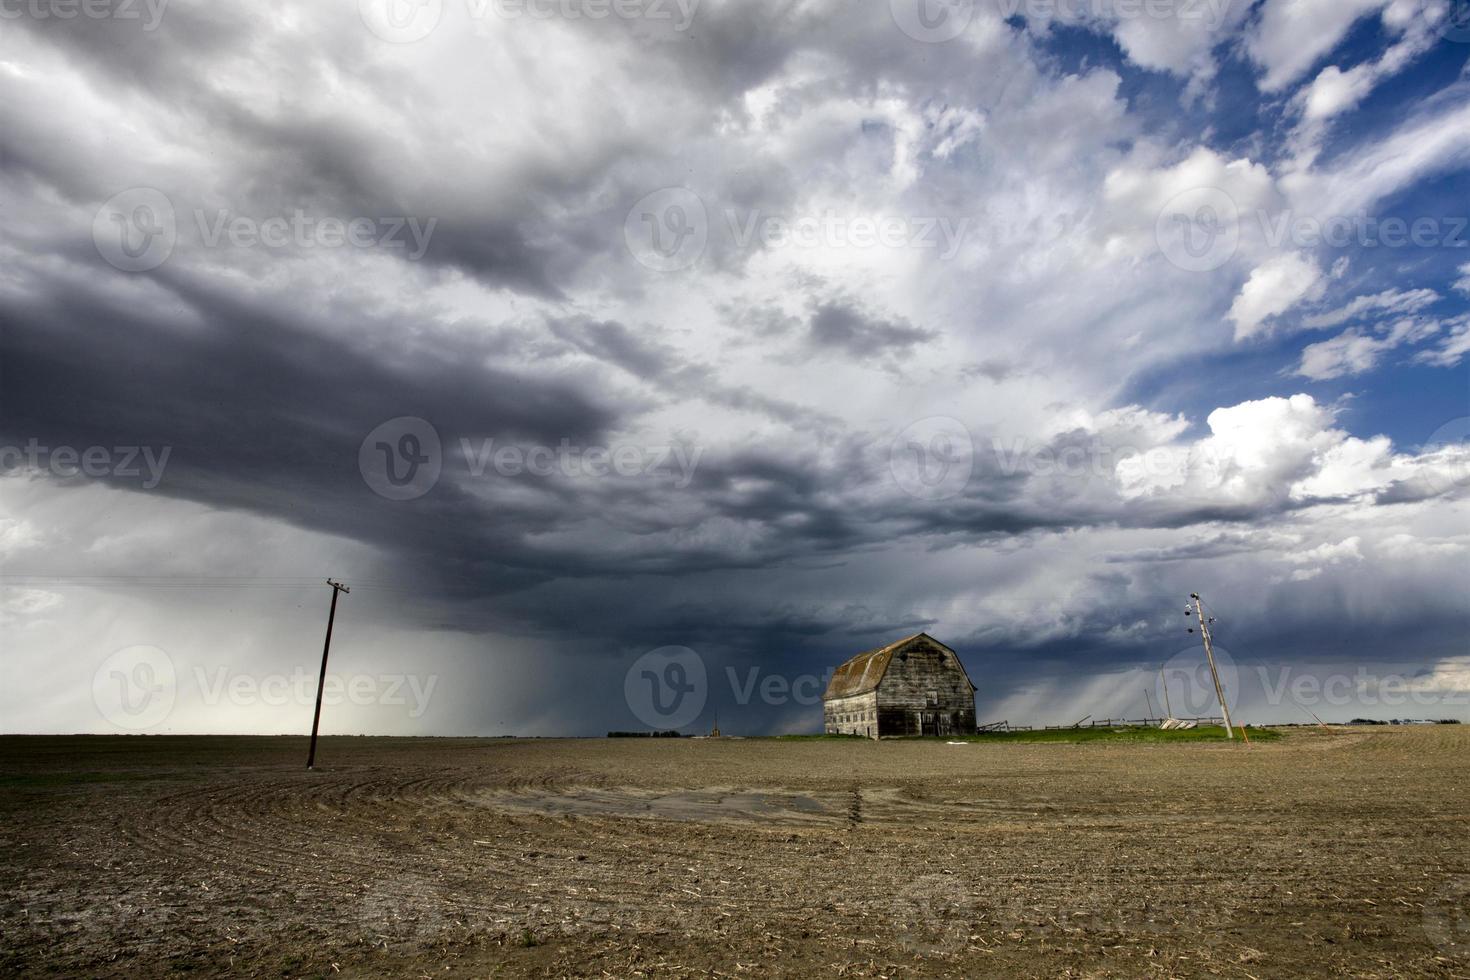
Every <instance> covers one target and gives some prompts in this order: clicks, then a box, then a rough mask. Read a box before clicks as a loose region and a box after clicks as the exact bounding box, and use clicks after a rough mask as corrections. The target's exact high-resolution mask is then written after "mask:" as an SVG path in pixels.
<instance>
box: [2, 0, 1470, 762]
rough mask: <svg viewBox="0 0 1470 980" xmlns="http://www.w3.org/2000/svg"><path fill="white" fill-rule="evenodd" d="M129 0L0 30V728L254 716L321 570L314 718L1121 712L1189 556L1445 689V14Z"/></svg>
mask: <svg viewBox="0 0 1470 980" xmlns="http://www.w3.org/2000/svg"><path fill="white" fill-rule="evenodd" d="M135 9H139V10H140V11H141V13H142V14H143V15H144V16H141V17H139V18H136V19H133V18H126V17H122V16H120V15H116V14H118V11H116V10H114V8H112V7H110V6H107V5H101V6H93V7H91V8H89V10H91V11H92V13H88V14H87V15H85V16H78V17H72V18H60V17H54V16H49V14H48V12H49V11H51V10H52V7H50V6H48V5H47V4H46V3H41V4H38V5H31V6H29V7H27V8H26V9H25V11H23V12H22V13H21V14H20V15H18V16H17V17H16V18H12V19H10V20H7V22H6V24H5V31H4V33H3V34H0V79H3V84H4V85H5V86H6V89H7V94H9V95H10V96H11V97H9V98H7V99H4V100H0V131H3V132H4V133H5V134H6V135H5V137H4V140H5V151H6V152H5V154H4V155H3V157H0V184H3V186H0V194H3V198H4V200H5V201H6V212H5V221H6V235H5V236H4V238H3V239H0V259H3V269H4V272H3V274H0V382H3V387H0V399H3V402H0V408H3V412H0V564H3V575H4V578H3V579H0V583H3V595H0V626H3V627H4V628H5V629H6V631H7V637H8V641H7V649H6V656H7V658H9V661H10V663H9V664H8V666H10V667H11V671H10V675H11V676H13V677H18V678H20V679H21V680H20V682H19V683H18V684H16V685H13V686H8V687H7V689H6V690H5V691H4V692H0V716H3V718H4V719H5V721H4V724H3V725H0V727H3V728H5V729H7V730H11V729H13V730H23V731H74V730H83V731H117V730H128V731H138V730H142V731H297V730H300V728H301V720H302V718H303V716H306V715H309V713H310V703H309V698H307V699H306V703H305V704H303V703H298V702H300V701H301V696H300V695H299V693H297V691H296V686H295V685H294V683H290V682H289V681H290V679H291V678H294V677H295V676H296V675H297V672H298V671H300V670H308V671H310V670H311V669H313V668H314V666H315V658H316V657H317V655H318V653H319V642H320V641H319V636H320V630H321V626H322V622H321V620H322V618H323V615H324V608H325V602H326V594H325V593H326V590H325V585H324V582H323V580H324V579H325V578H326V577H327V576H328V575H330V576H332V577H334V578H338V579H344V580H346V581H348V582H349V583H350V584H351V585H352V586H353V592H352V593H351V596H350V597H348V598H347V599H345V600H344V602H346V606H345V607H344V608H343V609H342V610H340V613H339V621H338V626H337V639H336V641H335V644H336V646H335V651H336V652H334V665H335V669H338V670H340V671H341V672H342V677H343V679H344V681H350V680H351V679H353V678H357V679H359V680H360V681H361V682H362V683H361V685H360V686H361V688H362V690H363V692H364V693H363V695H362V697H360V698H357V699H356V700H354V699H351V698H348V699H346V700H345V701H344V702H343V703H341V704H338V705H336V706H335V707H334V708H333V710H332V711H331V712H329V713H328V716H327V726H328V730H339V731H373V732H385V733H432V734H461V733H462V734H475V733H483V734H504V733H508V732H519V733H522V734H597V733H600V732H605V731H607V730H609V729H616V728H627V727H630V726H635V725H644V724H650V725H652V724H657V723H658V722H659V721H661V720H667V719H660V718H653V719H652V720H650V718H649V717H648V712H649V711H650V710H651V709H650V705H649V704H648V703H646V702H645V701H643V700H640V698H639V697H638V696H637V693H636V691H635V690H634V688H631V687H628V686H627V683H628V678H630V677H632V678H635V679H636V678H637V677H639V676H640V674H639V673H638V665H639V664H640V663H644V662H645V661H644V660H643V659H642V658H644V657H645V656H648V655H654V654H655V653H656V652H657V651H667V650H668V649H670V648H674V649H677V650H681V651H682V650H687V651H689V656H692V657H693V658H694V659H693V660H688V663H691V664H692V663H697V664H699V665H700V667H701V668H702V677H703V680H702V681H700V685H702V686H701V687H700V690H699V692H698V696H699V698H700V699H701V701H700V704H701V706H702V707H701V710H700V711H698V712H696V713H695V714H694V715H693V716H692V720H690V721H688V723H687V725H688V727H689V728H690V729H691V730H693V729H696V728H700V727H705V726H707V725H708V724H709V723H710V721H712V718H713V713H714V712H715V711H716V710H719V712H720V721H721V725H722V727H723V728H725V729H726V730H727V731H735V732H738V731H750V732H756V731H807V730H811V729H813V728H814V727H815V726H817V725H819V724H820V710H819V707H817V706H814V705H813V704H811V703H803V702H801V701H797V700H793V699H792V698H790V697H780V696H775V695H771V696H755V697H753V698H751V697H745V696H743V695H741V694H740V691H739V690H737V689H734V688H732V687H731V685H730V684H729V683H728V678H729V677H730V676H731V671H733V672H734V674H735V675H737V676H739V677H742V678H743V677H747V676H749V675H748V672H749V671H751V670H754V671H756V672H757V674H759V675H760V676H762V677H774V678H776V679H777V680H778V681H779V682H780V684H778V685H777V686H778V687H779V686H781V685H782V684H784V685H785V686H786V687H787V688H790V687H791V686H792V685H793V684H794V682H796V681H801V682H803V689H805V688H807V687H809V686H810V685H809V684H808V683H806V682H808V681H809V680H810V679H811V678H817V679H820V678H821V676H822V675H823V673H824V671H825V670H826V669H827V668H829V667H831V666H834V665H835V664H837V663H840V662H841V661H843V660H845V659H847V657H849V656H851V655H852V654H853V653H856V652H858V651H859V650H863V649H867V648H871V647H875V646H879V645H882V644H884V643H886V642H889V641H891V640H893V639H895V638H897V637H899V636H903V635H905V634H907V633H912V632H915V631H917V630H920V629H923V630H927V631H928V632H930V633H931V634H933V635H935V636H936V637H938V638H940V639H941V640H943V641H944V642H946V643H947V644H949V645H950V646H952V647H954V648H955V649H956V650H957V651H959V653H960V654H961V656H962V657H963V658H964V659H965V662H966V664H967V665H968V667H969V671H970V674H971V676H972V677H973V678H975V679H976V682H977V684H978V685H979V688H980V690H979V692H978V694H977V697H978V699H979V711H980V714H981V716H982V717H987V718H988V717H1006V718H1009V719H1010V720H1012V721H1013V722H1031V723H1056V722H1059V721H1068V720H1075V718H1076V717H1080V716H1081V715H1083V714H1087V713H1092V714H1094V715H1098V716H1107V715H1112V716H1118V715H1121V714H1125V713H1131V712H1133V711H1134V710H1135V709H1136V708H1137V705H1136V704H1135V703H1134V702H1135V701H1137V700H1138V698H1139V696H1140V695H1139V692H1140V685H1144V684H1148V683H1153V680H1152V679H1153V678H1155V677H1157V676H1158V672H1159V668H1160V667H1164V666H1168V665H1173V666H1172V668H1171V669H1174V668H1177V669H1178V670H1179V671H1180V672H1182V675H1188V674H1189V672H1190V671H1192V670H1193V669H1194V668H1195V667H1197V666H1198V663H1199V657H1200V653H1199V648H1198V646H1197V645H1196V638H1195V637H1192V636H1190V635H1188V634H1186V633H1184V631H1183V627H1182V624H1181V622H1180V619H1181V617H1180V607H1181V604H1182V601H1183V598H1184V596H1185V595H1187V594H1188V593H1190V592H1192V591H1201V592H1204V593H1205V594H1206V595H1207V597H1208V598H1209V599H1210V600H1211V602H1212V603H1214V604H1215V605H1217V606H1218V608H1220V609H1221V610H1228V614H1225V613H1222V615H1221V618H1222V629H1221V637H1222V644H1224V643H1225V642H1226V641H1227V639H1228V644H1229V647H1230V653H1231V657H1232V660H1233V661H1234V662H1235V665H1236V667H1237V668H1238V670H1237V675H1244V677H1243V678H1242V677H1239V676H1238V677H1237V683H1238V684H1239V688H1238V690H1236V692H1235V696H1236V697H1237V698H1238V699H1239V702H1240V709H1241V710H1240V712H1239V714H1240V715H1241V716H1242V717H1243V718H1244V720H1248V721H1271V720H1301V717H1302V713H1301V710H1300V706H1299V705H1295V704H1291V703H1284V702H1282V701H1281V699H1280V697H1279V696H1273V695H1272V694H1271V693H1270V692H1271V691H1272V690H1280V685H1279V683H1278V682H1279V681H1280V680H1281V679H1282V678H1283V677H1286V678H1291V677H1300V676H1306V677H1309V678H1316V679H1318V680H1320V679H1322V678H1323V677H1327V676H1332V675H1335V674H1336V675H1341V674H1343V673H1344V672H1347V673H1351V674H1353V676H1354V677H1355V678H1356V679H1355V681H1354V684H1353V686H1352V689H1353V690H1354V691H1355V692H1356V693H1355V695H1354V698H1353V699H1350V700H1349V702H1348V703H1330V704H1329V703H1322V702H1320V701H1319V702H1315V706H1316V708H1319V709H1321V710H1320V712H1319V713H1320V714H1323V715H1324V716H1336V717H1353V716H1357V715H1367V716H1384V717H1387V716H1402V715H1406V714H1415V715H1423V714H1435V713H1438V714H1443V715H1447V716H1460V717H1470V716H1467V715H1466V711H1467V710H1470V705H1467V703H1466V694H1467V692H1470V650H1467V649H1466V644H1465V640H1464V637H1465V635H1466V632H1465V627H1466V626H1467V625H1470V594H1467V592H1466V590H1464V589H1463V588H1456V587H1454V585H1453V584H1452V583H1458V582H1462V581H1463V580H1464V573H1465V571H1466V570H1467V567H1470V512H1467V508H1470V499H1467V498H1470V446H1467V445H1466V443H1465V439H1466V437H1467V435H1470V364H1467V358H1470V254H1467V253H1470V248H1467V247H1466V246H1465V245H1464V244H1463V242H1465V241H1467V240H1470V231H1467V229H1466V227H1465V224H1464V222H1465V220H1466V218H1467V210H1470V208H1467V203H1466V202H1467V200H1470V194H1467V191H1470V98H1467V95H1470V79H1467V77H1466V74H1467V69H1466V65H1467V57H1470V43H1467V42H1470V33H1467V31H1466V30H1464V29H1463V28H1461V27H1460V26H1459V25H1460V24H1461V23H1462V21H1463V17H1464V15H1465V13H1466V10H1465V5H1464V4H1463V3H1451V2H1450V0H1254V2H1245V0H1233V2H1232V0H1202V2H1195V0H1178V2H1177V3H1172V4H1171V3H1154V4H1150V5H1148V6H1146V7H1143V6H1140V5H1137V4H1131V3H1129V2H1128V0H1085V2H1084V0H1078V2H1072V3H1060V4H1058V3H1048V2H1044V0H973V2H972V0H943V2H942V3H941V2H940V0H890V2H887V3H879V4H872V5H864V6H863V7H862V8H861V9H860V10H854V9H852V8H851V6H850V5H847V4H842V3H838V2H836V0H810V2H807V3H801V4H790V3H783V2H776V0H771V2H735V0H702V2H696V0H684V2H682V3H662V2H661V3H653V2H651V0H650V2H648V3H641V4H631V5H623V6H621V7H620V8H618V12H616V13H609V12H608V10H607V9H604V8H600V7H597V6H596V5H591V6H589V5H587V4H585V3H583V2H582V0H575V2H574V0H565V2H563V0H555V2H552V0H538V2H533V3H531V4H530V5H529V6H516V5H507V4H497V3H484V4H482V3H478V2H466V0H426V2H424V3H421V4H407V3H406V2H405V0H361V2H353V3H345V2H344V3H324V4H305V3H289V2H288V3H284V4H281V5H279V6H277V7H274V8H271V10H270V11H266V10H264V9H259V8H256V7H253V6H250V5H245V4H233V3H203V2H196V0H167V2H165V0H154V2H153V3H151V4H145V5H144V6H143V7H142V8H135ZM598 10H602V15H600V16H598V15H595V12H596V11H598ZM1149 11H1151V12H1149ZM201 66H207V68H206V67H201ZM1393 222H1400V223H1401V224H1402V229H1403V230H1405V231H1407V230H1410V229H1422V233H1421V234H1420V236H1419V240H1418V241H1415V240H1412V239H1410V238H1407V236H1406V240H1404V241H1395V242H1393V243H1391V244H1384V243H1381V242H1380V243H1377V244H1369V243H1367V242H1365V241H1360V240H1359V239H1358V238H1357V235H1358V233H1359V231H1360V230H1362V231H1365V233H1366V230H1367V229H1377V230H1376V231H1374V232H1373V234H1374V235H1378V236H1380V237H1381V235H1382V233H1383V231H1384V230H1385V229H1387V228H1392V225H1393ZM1324 228H1325V229H1328V230H1329V231H1337V232H1345V233H1346V234H1348V237H1347V238H1346V239H1344V240H1342V241H1339V242H1333V241H1325V242H1324V241H1323V240H1322V237H1321V234H1320V232H1321V231H1322V229H1324ZM83 461H85V465H83ZM1227 621H1228V622H1227ZM657 656H669V655H668V654H665V653H657ZM679 656H685V655H684V654H682V653H681V654H679ZM686 660H687V657H686ZM682 662H684V661H681V663H682ZM1257 667H1263V668H1264V669H1266V670H1267V671H1268V673H1269V674H1270V676H1269V677H1267V678H1265V679H1264V682H1262V678H1260V677H1258V676H1256V674H1255V669H1256V668H1257ZM1358 671H1366V672H1367V673H1366V675H1364V676H1363V677H1359V676H1358V674H1357V672H1358ZM1402 678H1407V679H1408V680H1406V681H1404V683H1408V684H1410V686H1411V687H1412V688H1413V690H1414V691H1415V692H1417V694H1418V695H1420V701H1418V702H1415V703H1412V704H1410V705H1408V706H1404V705H1402V704H1395V703H1392V702H1389V701H1385V700H1384V699H1383V698H1382V697H1380V696H1379V695H1380V692H1381V691H1382V690H1384V689H1386V688H1391V687H1393V685H1394V684H1395V683H1398V680H1397V679H1402ZM221 679H223V680H222V681H221ZM395 679H396V681H395ZM234 680H238V684H236V685H235V686H234V687H231V686H230V683H231V682H232V681H234ZM410 681H412V683H411V684H410V683H409V682H410ZM395 684H396V686H395ZM635 686H636V685H635ZM232 691H233V692H234V693H231V692H232ZM267 691H271V692H276V693H274V694H267V693H263V692H267ZM390 691H417V692H419V694H418V696H416V699H410V700H409V701H405V700H404V699H403V698H402V697H398V696H396V695H394V694H392V693H390Z"/></svg>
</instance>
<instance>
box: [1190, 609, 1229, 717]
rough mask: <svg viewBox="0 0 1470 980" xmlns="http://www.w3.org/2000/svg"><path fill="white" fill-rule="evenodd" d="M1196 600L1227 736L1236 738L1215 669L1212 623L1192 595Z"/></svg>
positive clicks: (1218, 674)
mask: <svg viewBox="0 0 1470 980" xmlns="http://www.w3.org/2000/svg"><path fill="white" fill-rule="evenodd" d="M1190 598H1191V599H1193V600H1194V611H1195V612H1196V613H1197V614H1198V615H1199V632H1200V636H1202V637H1204V640H1205V658H1206V659H1207V660H1209V662H1210V676H1211V677H1213V678H1214V679H1215V697H1217V698H1219V699H1220V713H1221V714H1222V715H1224V717H1225V734H1226V735H1228V736H1229V737H1230V738H1232V739H1233V738H1235V729H1234V728H1233V727H1231V725H1230V709H1229V708H1227V707H1226V706H1225V689H1224V688H1223V687H1221V686H1220V672H1219V671H1218V670H1216V669H1215V648H1214V647H1213V646H1211V645H1210V623H1209V620H1208V619H1206V618H1205V607H1204V603H1202V602H1201V601H1200V597H1199V593H1198V592H1195V593H1192V594H1191V595H1190Z"/></svg>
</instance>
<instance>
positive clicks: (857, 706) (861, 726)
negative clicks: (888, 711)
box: [822, 691, 878, 738]
mask: <svg viewBox="0 0 1470 980" xmlns="http://www.w3.org/2000/svg"><path fill="white" fill-rule="evenodd" d="M822 720H823V728H824V730H825V731H826V733H827V734H828V735H866V736H868V737H871V738H876V737H877V734H878V731H877V728H878V692H877V691H869V692H868V693H867V694H857V695H854V696H852V697H850V698H833V699H832V700H831V701H824V702H822Z"/></svg>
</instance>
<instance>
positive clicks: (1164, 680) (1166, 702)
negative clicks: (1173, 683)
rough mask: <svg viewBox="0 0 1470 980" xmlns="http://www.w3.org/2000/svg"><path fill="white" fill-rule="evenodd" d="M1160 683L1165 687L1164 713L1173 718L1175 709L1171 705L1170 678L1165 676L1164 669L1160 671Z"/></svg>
mask: <svg viewBox="0 0 1470 980" xmlns="http://www.w3.org/2000/svg"><path fill="white" fill-rule="evenodd" d="M1159 683H1160V684H1162V685H1163V687H1164V713H1165V714H1167V715H1168V716H1169V717H1170V718H1173V717H1174V709H1173V708H1171V707H1170V706H1169V678H1167V677H1165V676H1164V672H1163V671H1162V670H1160V671H1159Z"/></svg>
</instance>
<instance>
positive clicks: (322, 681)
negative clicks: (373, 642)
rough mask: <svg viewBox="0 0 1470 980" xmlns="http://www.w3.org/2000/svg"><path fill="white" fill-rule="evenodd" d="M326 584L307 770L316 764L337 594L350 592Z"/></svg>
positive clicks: (332, 584)
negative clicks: (328, 604)
mask: <svg viewBox="0 0 1470 980" xmlns="http://www.w3.org/2000/svg"><path fill="white" fill-rule="evenodd" d="M327 584H328V585H330V586H331V587H332V611H331V612H329V613H327V642H326V643H324V644H322V672H321V676H320V677H318V678H317V680H316V714H314V715H312V717H311V749H310V751H308V752H307V753H306V768H308V769H310V768H311V767H312V765H313V764H314V763H315V762H316V730H317V728H318V727H319V726H320V725H321V723H322V689H323V688H325V687H326V686H327V652H328V651H329V650H331V649H332V623H333V621H335V620H336V618H337V593H339V592H351V591H352V590H351V589H349V588H348V587H347V586H345V585H343V584H342V583H341V582H333V581H332V580H331V579H327Z"/></svg>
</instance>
